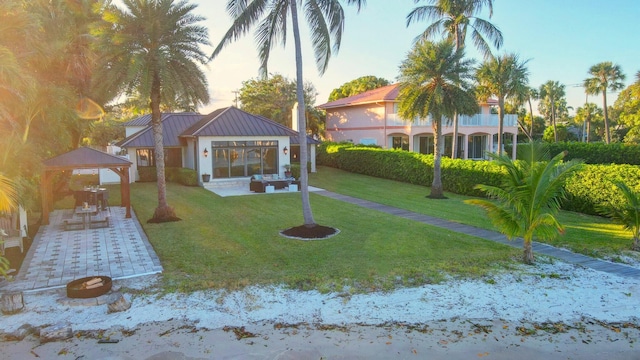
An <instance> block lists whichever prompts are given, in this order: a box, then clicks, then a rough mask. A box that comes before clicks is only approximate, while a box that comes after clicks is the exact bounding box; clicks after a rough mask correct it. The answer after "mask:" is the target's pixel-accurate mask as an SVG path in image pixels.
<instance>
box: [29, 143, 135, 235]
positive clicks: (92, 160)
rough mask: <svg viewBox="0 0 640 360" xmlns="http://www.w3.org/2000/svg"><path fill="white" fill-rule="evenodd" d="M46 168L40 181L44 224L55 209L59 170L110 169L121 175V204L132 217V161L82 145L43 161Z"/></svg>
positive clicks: (47, 222) (126, 214)
mask: <svg viewBox="0 0 640 360" xmlns="http://www.w3.org/2000/svg"><path fill="white" fill-rule="evenodd" d="M42 163H43V165H44V169H43V171H42V178H41V181H40V192H41V194H42V224H43V225H48V224H49V213H50V212H51V211H52V210H53V189H52V179H53V175H54V174H55V173H56V172H58V171H65V170H74V169H110V170H111V171H113V172H115V173H116V174H118V176H119V177H120V197H121V199H122V200H121V201H122V204H121V206H123V207H125V208H126V213H125V217H126V218H130V217H131V199H130V190H129V169H130V168H131V164H132V163H131V162H130V161H129V160H127V159H123V158H121V157H118V156H115V155H111V154H107V153H105V152H102V151H99V150H95V149H91V148H88V147H81V148H78V149H75V150H72V151H69V152H67V153H64V154H61V155H58V156H56V157H53V158H50V159H47V160H45V161H43V162H42Z"/></svg>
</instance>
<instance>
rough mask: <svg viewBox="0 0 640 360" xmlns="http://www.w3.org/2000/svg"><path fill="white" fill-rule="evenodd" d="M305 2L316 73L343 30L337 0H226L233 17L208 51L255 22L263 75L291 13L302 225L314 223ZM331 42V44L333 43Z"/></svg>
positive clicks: (355, 0) (358, 1)
mask: <svg viewBox="0 0 640 360" xmlns="http://www.w3.org/2000/svg"><path fill="white" fill-rule="evenodd" d="M345 2H346V3H347V4H355V5H356V6H357V7H358V10H360V8H361V7H362V6H363V5H364V4H365V2H366V1H365V0H345ZM299 4H304V8H303V11H304V14H305V16H306V18H307V24H308V25H309V29H310V33H311V40H312V45H313V49H314V53H315V61H316V65H317V67H318V71H319V73H320V74H321V75H322V74H324V72H325V71H326V70H327V66H328V65H329V59H330V58H331V54H332V47H333V52H338V50H339V49H340V43H341V41H342V32H343V30H344V12H343V9H342V5H341V4H340V1H338V0H242V1H240V0H229V1H228V2H227V11H228V12H229V14H230V15H231V17H232V18H233V24H232V25H231V28H229V30H228V31H227V32H226V34H225V35H224V37H223V38H222V40H221V41H220V43H219V44H218V46H217V47H216V48H215V50H214V51H213V54H212V55H211V57H212V58H215V57H216V56H218V54H220V52H221V51H222V49H223V48H224V47H225V46H227V45H228V44H230V43H231V42H232V41H235V40H238V39H239V38H240V37H241V36H243V35H245V34H246V33H247V32H249V31H250V30H251V28H252V27H253V26H255V25H256V24H257V30H256V35H255V38H256V41H257V43H258V54H259V58H260V73H261V75H262V76H264V77H266V76H267V74H268V71H267V65H268V62H269V55H270V52H271V49H272V48H273V46H274V45H275V44H276V43H277V42H281V43H282V45H283V46H284V45H286V40H287V21H288V20H287V18H288V16H289V14H291V24H292V27H293V29H292V30H293V41H294V49H295V58H296V97H297V100H298V130H299V133H300V137H299V142H300V185H301V186H300V187H301V188H300V190H301V195H302V214H303V217H304V225H305V226H307V227H313V226H315V225H316V224H315V220H314V218H313V213H312V211H311V203H310V202H309V179H308V174H307V161H308V158H309V155H308V152H307V130H306V129H307V124H306V121H305V109H306V105H305V101H304V79H303V77H302V47H301V39H300V28H299V20H298V5H299ZM332 43H333V45H332Z"/></svg>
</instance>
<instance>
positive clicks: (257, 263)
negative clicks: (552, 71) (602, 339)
mask: <svg viewBox="0 0 640 360" xmlns="http://www.w3.org/2000/svg"><path fill="white" fill-rule="evenodd" d="M310 182H311V185H313V186H318V187H322V188H325V189H327V190H330V191H334V192H338V193H343V194H347V195H351V196H354V197H358V198H363V199H367V200H371V201H375V202H379V203H383V204H387V205H392V206H396V207H399V208H404V209H408V210H412V211H415V212H418V213H423V214H427V215H431V216H435V217H440V218H443V219H447V220H451V221H457V222H460V223H465V224H470V225H475V226H479V227H483V228H488V229H492V228H493V227H492V225H491V224H490V222H489V221H488V220H487V219H486V217H485V214H484V211H483V210H482V209H480V208H477V207H474V206H472V205H468V204H465V203H464V202H463V200H464V199H466V198H467V197H464V196H459V195H455V194H447V196H448V197H449V199H447V200H432V199H428V198H426V197H425V195H427V194H428V192H429V189H428V188H425V187H422V186H416V185H410V184H405V183H400V182H395V181H390V180H384V179H378V178H373V177H368V176H363V175H357V174H352V173H348V172H344V171H340V170H336V169H333V168H327V167H321V168H320V169H319V172H318V173H314V174H311V176H310ZM111 188H112V191H111V194H113V195H112V196H111V203H112V205H114V204H117V203H119V200H120V199H119V191H118V186H113V187H111ZM131 194H132V204H133V207H134V209H135V211H136V214H137V216H138V218H139V219H140V221H141V223H142V226H143V228H144V230H145V232H146V233H147V235H148V237H149V241H150V242H151V244H152V245H153V247H154V249H155V250H156V252H157V254H158V256H159V257H160V260H161V262H162V265H163V267H164V269H165V271H164V273H163V274H164V276H163V278H164V280H165V288H166V290H168V291H173V290H180V291H193V290H199V289H207V288H227V289H235V288H241V287H244V286H247V285H255V284H286V285H288V286H291V287H293V288H298V289H312V288H314V289H319V290H322V291H351V292H359V291H370V290H380V289H383V290H384V289H392V288H394V287H397V286H413V285H419V284H424V283H433V282H439V281H442V280H443V279H444V278H445V277H446V276H447V275H449V276H454V277H482V276H486V275H490V274H491V273H492V272H494V271H496V270H500V269H505V268H509V267H510V265H511V264H513V261H519V259H520V257H521V254H522V250H520V249H515V248H510V247H507V246H504V245H500V244H496V243H493V242H490V241H485V240H481V239H478V238H474V237H470V236H465V235H461V234H457V233H453V232H450V231H448V230H445V229H439V228H435V227H431V226H428V225H424V224H420V223H417V222H414V221H410V220H405V219H401V218H398V217H394V216H391V215H387V214H383V213H380V212H376V211H373V210H368V209H364V208H361V207H358V206H354V205H351V204H347V203H344V202H340V201H336V200H332V199H329V198H325V197H322V196H319V195H316V194H313V193H312V194H311V204H312V208H313V212H314V216H315V219H316V221H317V222H318V223H319V224H322V225H328V226H333V227H336V228H338V229H339V230H340V234H338V235H337V236H335V237H333V238H331V239H328V240H322V241H299V240H291V239H287V238H284V237H282V236H280V235H279V231H281V230H284V229H286V228H289V227H292V226H297V225H301V224H302V222H303V220H302V213H301V204H300V196H299V194H297V193H290V194H289V193H279V194H272V195H267V194H262V195H253V196H239V197H227V198H221V197H219V196H217V195H215V194H214V193H211V192H209V191H207V190H205V189H202V188H199V187H185V186H181V185H178V184H168V190H167V196H168V201H169V204H170V205H171V206H173V207H174V208H175V210H176V213H177V215H178V216H179V217H180V218H182V219H183V220H182V221H179V222H172V223H164V224H147V223H146V220H147V219H149V218H150V217H151V216H152V214H153V211H154V209H155V207H156V204H157V189H156V184H155V183H136V184H132V190H131ZM60 204H63V205H60ZM60 204H58V205H59V206H64V204H65V202H61V203H60ZM559 218H560V221H561V222H562V223H563V224H565V226H566V229H567V231H566V233H565V235H564V236H562V237H560V238H559V239H557V240H555V241H554V242H552V244H554V245H557V246H562V247H567V248H570V249H573V250H575V251H579V252H582V253H586V254H589V255H596V256H605V255H607V256H610V255H611V254H617V253H619V252H620V251H621V250H623V249H627V248H629V246H630V243H631V240H630V237H629V234H627V233H625V232H624V231H622V230H621V228H620V227H619V226H616V225H612V224H610V223H609V221H607V220H606V219H603V218H599V217H593V216H586V215H582V214H577V213H570V212H562V213H561V214H560V215H559Z"/></svg>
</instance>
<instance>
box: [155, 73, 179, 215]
mask: <svg viewBox="0 0 640 360" xmlns="http://www.w3.org/2000/svg"><path fill="white" fill-rule="evenodd" d="M150 95H151V96H150V100H151V101H150V102H151V104H150V105H151V127H152V130H153V142H154V146H155V151H154V152H155V162H156V176H157V178H158V179H157V184H158V207H157V208H156V210H155V212H154V214H153V218H152V219H151V220H152V221H153V222H163V221H168V220H170V219H171V218H172V217H175V214H174V212H173V209H171V208H170V207H169V205H168V204H167V183H166V181H165V169H164V144H163V136H162V113H161V112H160V76H159V75H158V74H157V73H156V74H154V75H153V83H152V84H151V94H150Z"/></svg>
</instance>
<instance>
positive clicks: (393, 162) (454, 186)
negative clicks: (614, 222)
mask: <svg viewBox="0 0 640 360" xmlns="http://www.w3.org/2000/svg"><path fill="white" fill-rule="evenodd" d="M518 146H520V145H518ZM552 149H554V150H552V151H551V155H557V154H559V153H560V152H561V151H562V150H557V148H552ZM317 159H318V163H319V164H321V165H325V166H331V167H335V168H338V169H342V170H346V171H350V172H354V173H359V174H364V175H370V176H375V177H379V178H385V179H391V180H397V181H402V182H407V183H411V184H417V185H423V186H431V182H432V181H433V156H432V155H423V154H418V153H413V152H407V151H401V150H383V149H375V148H370V147H362V146H357V145H353V144H350V143H339V144H337V143H323V144H322V145H321V146H320V147H319V151H318V156H317ZM504 174H505V172H504V170H503V169H502V168H500V167H499V166H498V165H496V164H495V163H493V162H491V161H475V160H462V159H449V158H446V157H444V158H442V184H443V187H444V190H446V191H450V192H453V193H456V194H461V195H469V196H484V195H483V193H482V192H480V191H479V190H476V189H474V187H475V186H476V185H477V184H485V185H491V186H501V184H502V176H504ZM611 180H621V181H623V182H624V183H626V184H627V186H629V188H631V189H633V190H635V191H640V167H638V166H633V165H585V166H584V168H583V170H582V171H580V172H577V173H576V174H574V175H573V176H571V177H570V178H569V179H568V180H567V182H566V183H565V190H566V195H567V198H566V199H565V200H564V201H563V203H562V208H563V209H565V210H570V211H577V212H582V213H585V214H592V215H598V214H599V213H598V211H597V208H598V207H599V206H600V207H603V208H608V207H612V206H619V205H620V204H621V203H622V201H624V199H623V197H622V195H621V194H620V192H619V191H618V189H617V187H616V186H615V185H614V184H613V183H612V182H611Z"/></svg>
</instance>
